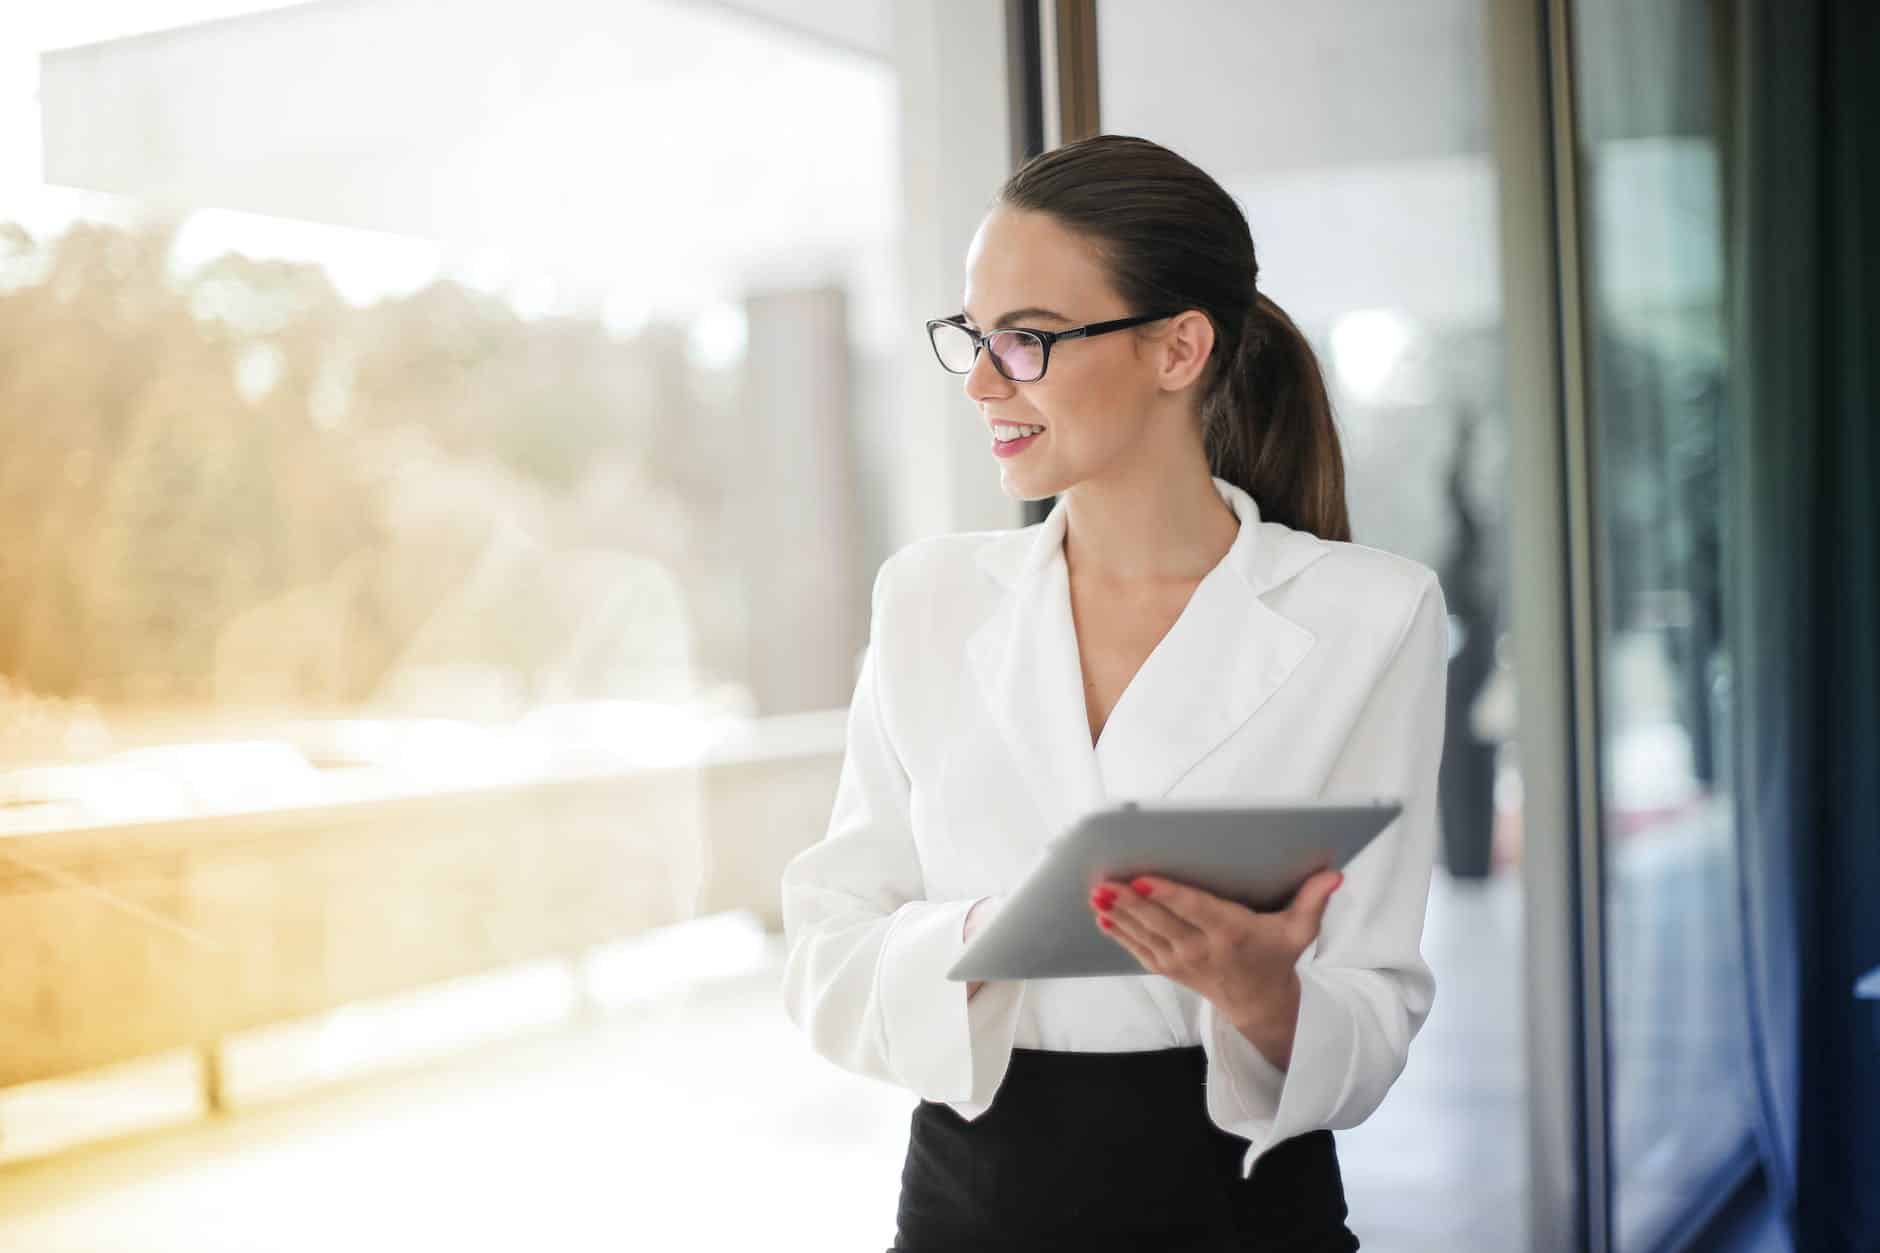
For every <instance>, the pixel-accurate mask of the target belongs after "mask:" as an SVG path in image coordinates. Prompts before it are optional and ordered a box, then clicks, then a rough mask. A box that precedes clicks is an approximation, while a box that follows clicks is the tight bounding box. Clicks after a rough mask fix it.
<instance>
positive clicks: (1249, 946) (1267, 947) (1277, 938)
mask: <svg viewBox="0 0 1880 1253" xmlns="http://www.w3.org/2000/svg"><path fill="white" fill-rule="evenodd" d="M1344 878H1345V877H1344V875H1343V874H1341V873H1339V872H1338V871H1336V870H1321V871H1320V872H1319V873H1317V874H1315V875H1313V876H1312V877H1311V878H1309V879H1307V880H1306V881H1305V883H1304V884H1302V885H1301V886H1300V888H1299V891H1298V892H1297V893H1296V894H1295V895H1294V896H1293V900H1292V903H1291V904H1290V905H1288V906H1287V907H1286V908H1285V909H1283V910H1279V911H1276V912H1272V913H1263V912H1261V911H1259V910H1253V909H1248V908H1247V907H1246V906H1245V905H1242V904H1240V903H1239V902H1238V901H1230V900H1227V899H1225V898H1224V897H1219V896H1215V895H1214V894H1212V893H1210V892H1205V891H1203V890H1201V889H1200V888H1197V887H1191V886H1190V885H1188V884H1185V883H1178V882H1176V881H1175V880H1173V879H1164V878H1162V877H1161V876H1160V875H1138V876H1136V877H1135V878H1134V879H1132V880H1130V881H1129V882H1128V883H1116V882H1111V881H1109V880H1104V881H1102V882H1100V883H1098V884H1097V886H1096V888H1095V890H1093V891H1092V892H1091V895H1090V904H1091V908H1092V910H1093V911H1094V913H1095V917H1094V918H1093V920H1092V925H1093V926H1103V924H1104V923H1105V921H1107V922H1108V923H1109V924H1110V925H1108V926H1105V927H1104V930H1106V931H1107V932H1108V933H1109V934H1110V935H1111V936H1112V937H1113V938H1114V939H1115V940H1116V941H1117V943H1119V944H1121V945H1122V946H1123V947H1124V948H1126V949H1128V950H1129V951H1130V953H1131V954H1133V955H1134V956H1135V958H1136V960H1137V961H1139V962H1141V963H1142V964H1143V967H1144V969H1146V970H1149V971H1151V972H1152V973H1154V974H1159V975H1165V976H1167V977H1168V978H1170V979H1173V980H1174V981H1175V982H1176V983H1179V984H1181V985H1182V986H1183V987H1185V988H1189V989H1191V990H1193V991H1194V992H1197V993H1199V994H1200V995H1201V996H1204V997H1206V998H1207V999H1208V1000H1210V1001H1212V1002H1213V1003H1214V1006H1215V1008H1216V1009H1217V1010H1218V1011H1219V1012H1220V1013H1221V1015H1222V1016H1223V1017H1225V1018H1227V1020H1228V1021H1230V1022H1232V1023H1233V1024H1234V1025H1235V1026H1236V1027H1239V1028H1241V1030H1242V1031H1247V1030H1249V1028H1250V1025H1251V1024H1264V1025H1266V1026H1269V1027H1271V1026H1277V1024H1275V1023H1274V1022H1273V1019H1274V1017H1275V1015H1278V1014H1283V1012H1284V1007H1287V1006H1290V1007H1291V1008H1292V1009H1293V1010H1294V1012H1295V1013H1296V1011H1297V995H1298V989H1297V984H1296V981H1297V979H1298V974H1297V973H1296V971H1295V970H1294V967H1295V966H1296V965H1297V964H1298V961H1299V957H1300V955H1301V954H1302V953H1304V952H1305V951H1306V948H1307V947H1308V946H1309V945H1310V944H1311V943H1312V941H1313V940H1314V939H1316V938H1317V937H1318V934H1319V924H1320V921H1321V920H1322V919H1323V918H1324V915H1325V906H1326V903H1327V902H1328V901H1329V900H1330V899H1331V895H1332V893H1333V892H1334V891H1335V890H1337V888H1338V885H1339V884H1340V883H1342V882H1344ZM1291 1034H1292V1033H1291V1023H1290V1022H1288V1023H1286V1031H1285V1035H1286V1037H1287V1038H1288V1039H1290V1037H1291Z"/></svg>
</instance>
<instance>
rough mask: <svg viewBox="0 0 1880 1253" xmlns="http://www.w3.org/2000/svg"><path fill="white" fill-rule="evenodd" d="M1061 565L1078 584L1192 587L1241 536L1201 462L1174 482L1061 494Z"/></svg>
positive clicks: (1114, 483) (1080, 487) (1108, 483)
mask: <svg viewBox="0 0 1880 1253" xmlns="http://www.w3.org/2000/svg"><path fill="white" fill-rule="evenodd" d="M1064 509H1065V530H1064V560H1065V563H1066V565H1067V567H1068V568H1069V571H1070V573H1071V575H1072V577H1074V578H1076V579H1077V580H1078V581H1080V582H1083V583H1092V582H1095V583H1103V584H1110V585H1115V586H1117V587H1139V588H1145V589H1146V588H1149V587H1153V586H1156V585H1164V584H1192V583H1198V582H1200V580H1201V579H1202V578H1203V577H1204V576H1206V574H1207V573H1208V571H1210V570H1212V569H1213V568H1214V567H1215V566H1217V565H1219V564H1220V561H1221V558H1222V557H1223V556H1225V555H1226V553H1227V550H1228V549H1229V548H1231V547H1233V544H1234V538H1235V536H1236V535H1238V534H1239V532H1240V519H1239V517H1238V516H1236V515H1235V513H1234V510H1233V508H1232V507H1231V506H1230V505H1229V504H1228V503H1227V502H1226V501H1225V500H1222V499H1221V496H1220V493H1219V492H1217V491H1215V489H1214V481H1213V478H1212V476H1211V475H1210V474H1209V472H1208V470H1207V466H1206V463H1205V462H1203V463H1201V465H1200V467H1199V470H1198V471H1196V470H1192V469H1191V470H1189V471H1187V472H1184V473H1182V474H1179V475H1172V474H1161V475H1149V474H1143V475H1139V476H1137V477H1135V478H1131V479H1128V480H1112V479H1086V480H1084V481H1083V482H1080V483H1078V484H1076V485H1075V486H1074V487H1070V488H1067V489H1066V490H1065V502H1064Z"/></svg>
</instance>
